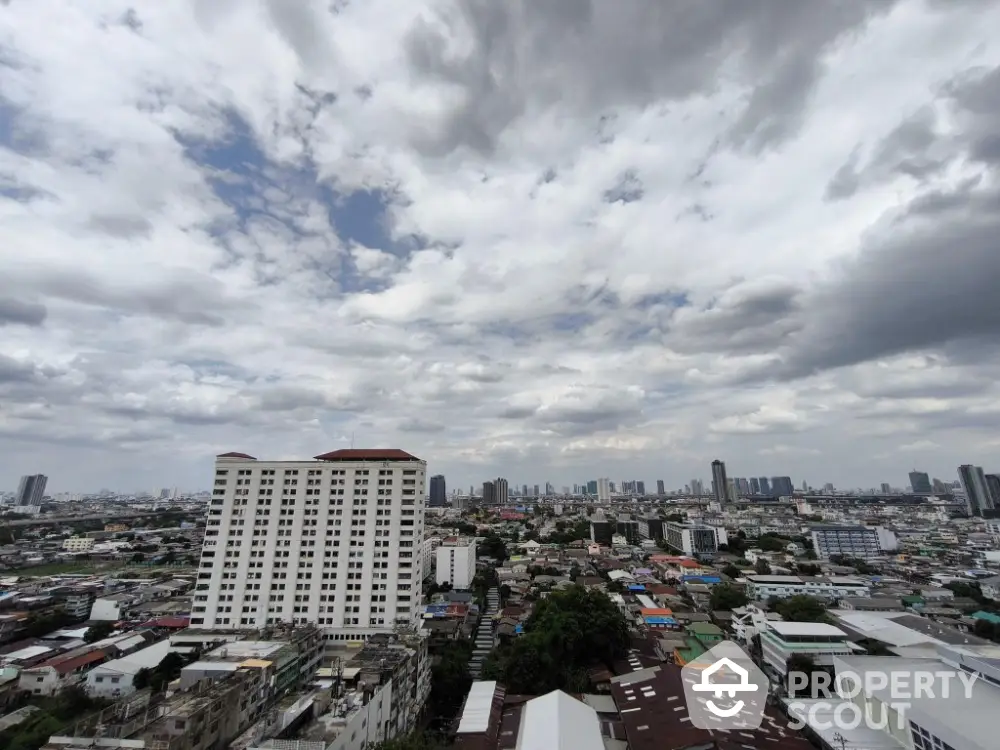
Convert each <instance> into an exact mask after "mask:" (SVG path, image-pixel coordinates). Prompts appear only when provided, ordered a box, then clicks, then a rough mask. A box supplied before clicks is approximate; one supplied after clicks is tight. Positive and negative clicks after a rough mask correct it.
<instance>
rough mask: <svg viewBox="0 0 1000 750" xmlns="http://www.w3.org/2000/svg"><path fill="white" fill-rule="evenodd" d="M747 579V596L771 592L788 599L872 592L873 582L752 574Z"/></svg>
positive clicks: (764, 598)
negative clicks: (803, 596) (871, 583)
mask: <svg viewBox="0 0 1000 750" xmlns="http://www.w3.org/2000/svg"><path fill="white" fill-rule="evenodd" d="M746 579H747V588H746V590H747V596H748V597H750V599H753V600H756V601H767V600H768V599H770V598H771V597H772V596H776V597H778V598H779V599H786V598H788V597H790V596H799V595H806V596H815V597H818V598H820V599H825V600H827V601H832V600H835V599H844V598H848V597H869V596H871V585H870V584H868V583H867V582H865V581H862V580H861V579H858V578H842V577H837V576H831V577H829V578H823V577H819V576H777V575H763V576H762V575H750V576H747V577H746Z"/></svg>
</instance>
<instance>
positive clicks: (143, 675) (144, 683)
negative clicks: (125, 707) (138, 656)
mask: <svg viewBox="0 0 1000 750" xmlns="http://www.w3.org/2000/svg"><path fill="white" fill-rule="evenodd" d="M152 675H153V672H152V670H151V669H149V668H148V667H143V668H142V669H140V670H139V671H138V672H136V673H135V677H133V678H132V685H133V687H135V689H136V690H144V689H146V688H148V687H149V684H150V681H151V678H152Z"/></svg>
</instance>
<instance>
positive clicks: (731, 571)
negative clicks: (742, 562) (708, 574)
mask: <svg viewBox="0 0 1000 750" xmlns="http://www.w3.org/2000/svg"><path fill="white" fill-rule="evenodd" d="M722 574H723V575H725V576H728V577H729V578H739V577H740V576H741V575H743V573H742V572H741V571H740V569H739V568H737V567H736V566H735V565H732V564H730V565H727V566H726V567H724V568H723V569H722Z"/></svg>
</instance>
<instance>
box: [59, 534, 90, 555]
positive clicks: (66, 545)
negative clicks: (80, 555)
mask: <svg viewBox="0 0 1000 750" xmlns="http://www.w3.org/2000/svg"><path fill="white" fill-rule="evenodd" d="M96 541H97V540H96V539H92V538H90V537H86V536H71V537H70V538H69V539H66V540H65V541H63V545H62V546H63V549H64V550H66V551H67V552H87V551H88V550H90V549H92V548H93V546H94V544H95V543H96Z"/></svg>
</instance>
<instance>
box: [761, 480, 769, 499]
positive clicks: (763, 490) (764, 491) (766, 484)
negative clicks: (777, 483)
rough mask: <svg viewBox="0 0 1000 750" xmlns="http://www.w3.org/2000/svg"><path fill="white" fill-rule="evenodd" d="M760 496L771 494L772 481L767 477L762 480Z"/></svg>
mask: <svg viewBox="0 0 1000 750" xmlns="http://www.w3.org/2000/svg"><path fill="white" fill-rule="evenodd" d="M760 494H762V495H770V494H771V481H770V480H769V479H768V478H767V477H761V478H760Z"/></svg>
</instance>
